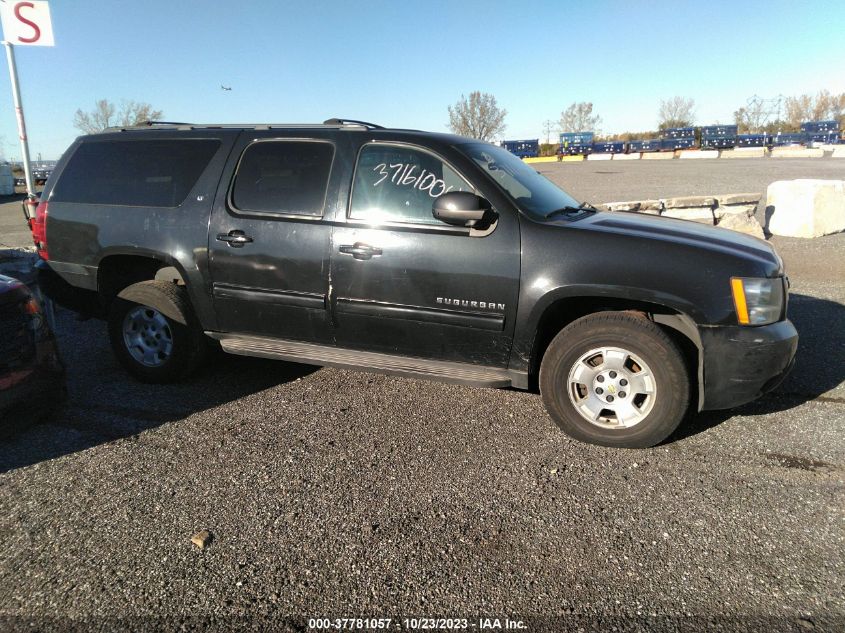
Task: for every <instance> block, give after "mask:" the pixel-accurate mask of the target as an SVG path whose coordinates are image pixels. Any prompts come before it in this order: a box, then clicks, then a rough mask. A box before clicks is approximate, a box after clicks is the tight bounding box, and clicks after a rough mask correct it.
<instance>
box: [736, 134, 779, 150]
mask: <svg viewBox="0 0 845 633" xmlns="http://www.w3.org/2000/svg"><path fill="white" fill-rule="evenodd" d="M771 141H772V137H771V136H767V135H766V134H738V135H737V137H736V146H737V147H766V146H767V145H771Z"/></svg>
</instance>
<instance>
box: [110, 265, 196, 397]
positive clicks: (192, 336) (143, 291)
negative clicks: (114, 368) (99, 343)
mask: <svg viewBox="0 0 845 633" xmlns="http://www.w3.org/2000/svg"><path fill="white" fill-rule="evenodd" d="M124 292H125V293H127V294H129V295H130V296H132V297H133V299H132V300H131V301H130V300H127V299H122V298H120V297H117V298H115V300H114V301H113V302H112V306H111V309H110V310H109V315H108V330H109V339H110V340H111V345H112V349H113V350H114V354H115V356H116V357H117V359H118V361H119V362H120V364H121V365H123V367H124V368H125V369H126V370H127V371H128V372H129V373H130V374H132V376H134V377H135V378H137V379H138V380H140V381H141V382H149V383H169V382H177V381H180V380H183V379H185V378H187V377H188V376H189V375H190V374H191V373H192V372H193V371H194V370H195V369H196V368H197V367H198V366H199V364H200V362H201V361H202V358H203V357H204V354H205V352H206V349H207V345H206V343H205V335H204V334H203V332H202V329H201V328H200V327H199V324H198V323H197V320H196V317H195V316H194V312H193V309H192V308H191V303H190V301H189V299H188V294H187V291H186V290H185V288H184V287H183V286H177V285H176V284H174V283H171V282H167V281H142V282H140V283H137V284H133V285H132V286H129V287H128V288H126V289H125V290H124ZM153 306H157V307H153ZM167 315H169V316H167Z"/></svg>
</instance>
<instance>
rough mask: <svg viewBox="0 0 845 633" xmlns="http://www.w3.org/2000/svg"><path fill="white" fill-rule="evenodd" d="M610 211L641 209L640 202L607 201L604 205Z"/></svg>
mask: <svg viewBox="0 0 845 633" xmlns="http://www.w3.org/2000/svg"><path fill="white" fill-rule="evenodd" d="M601 206H603V207H604V208H605V209H607V210H608V211H639V210H640V206H641V203H640V202H636V201H634V202H605V203H604V204H603V205H601Z"/></svg>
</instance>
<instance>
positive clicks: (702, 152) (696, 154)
mask: <svg viewBox="0 0 845 633" xmlns="http://www.w3.org/2000/svg"><path fill="white" fill-rule="evenodd" d="M678 154H679V156H678V158H681V159H696V158H719V150H717V149H684V150H681V151H680V152H678Z"/></svg>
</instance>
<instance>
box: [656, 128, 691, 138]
mask: <svg viewBox="0 0 845 633" xmlns="http://www.w3.org/2000/svg"><path fill="white" fill-rule="evenodd" d="M662 136H663V138H693V139H694V138H695V128H694V127H670V128H666V129H665V130H663V135H662Z"/></svg>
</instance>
